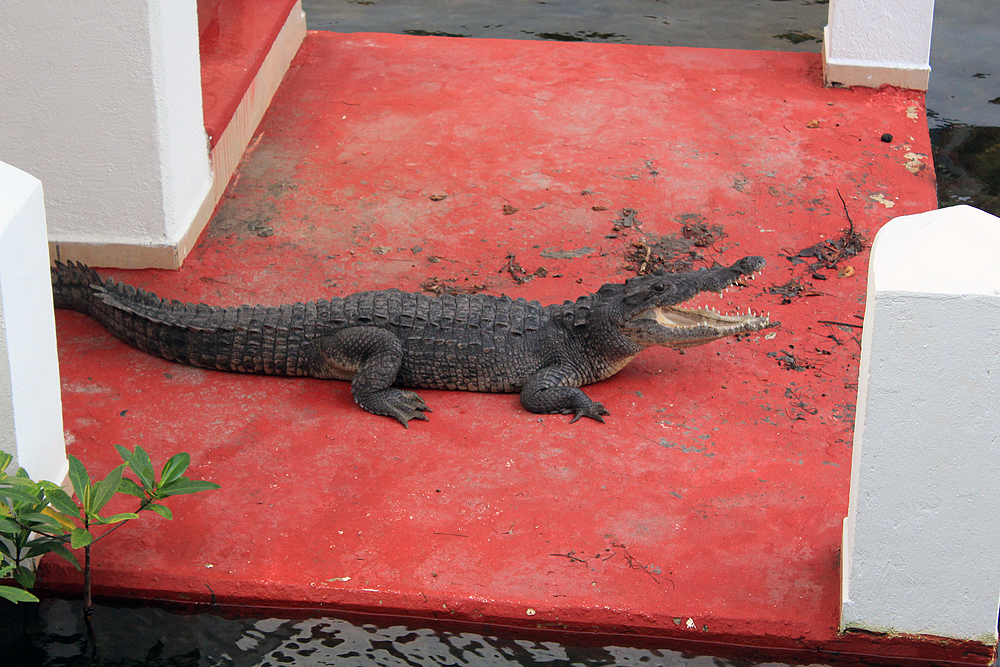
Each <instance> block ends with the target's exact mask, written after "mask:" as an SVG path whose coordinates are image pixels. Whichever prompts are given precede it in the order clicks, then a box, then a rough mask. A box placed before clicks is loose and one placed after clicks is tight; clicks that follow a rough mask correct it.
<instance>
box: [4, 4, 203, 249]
mask: <svg viewBox="0 0 1000 667" xmlns="http://www.w3.org/2000/svg"><path fill="white" fill-rule="evenodd" d="M0 7H2V14H3V24H4V28H3V39H2V40H0V72H2V75H0V118H2V119H3V123H2V129H0V159H3V160H6V161H7V162H9V163H11V164H14V165H15V166H17V167H19V168H21V169H24V170H26V171H28V172H30V173H32V174H34V175H36V176H37V177H39V178H40V179H41V180H42V181H43V182H44V183H45V190H46V200H47V204H48V221H49V239H50V241H52V242H54V244H55V245H56V246H58V247H60V248H63V249H64V250H65V251H66V252H64V254H63V256H64V257H65V256H66V255H71V256H73V257H75V258H79V259H85V260H89V261H91V262H93V263H96V264H98V265H102V266H108V265H114V266H124V267H130V266H131V267H136V266H159V267H165V268H166V267H176V266H178V265H179V264H180V261H181V260H182V259H183V256H182V255H183V253H184V250H185V244H186V243H187V244H188V246H187V247H190V244H192V243H193V240H194V239H193V238H192V235H193V236H195V237H196V236H197V233H198V232H199V231H200V230H201V227H202V226H203V225H204V223H205V222H207V220H208V217H209V215H210V214H211V208H212V203H213V202H212V201H211V200H210V198H209V197H208V194H209V192H210V189H211V186H212V177H211V169H210V166H209V151H208V138H207V135H206V133H205V127H204V121H203V117H202V100H201V69H200V59H199V53H198V48H199V45H198V16H197V3H196V0H95V1H93V2H65V1H63V0H33V1H31V2H26V1H18V0H2V1H0ZM88 253H89V254H88Z"/></svg>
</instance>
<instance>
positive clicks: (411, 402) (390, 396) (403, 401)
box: [354, 388, 433, 428]
mask: <svg viewBox="0 0 1000 667" xmlns="http://www.w3.org/2000/svg"><path fill="white" fill-rule="evenodd" d="M354 400H355V402H357V404H358V405H360V406H361V407H362V408H364V409H365V410H367V411H368V412H370V413H372V414H375V415H382V416H384V417H392V418H393V419H395V420H396V421H398V422H399V423H400V424H402V425H403V426H404V427H406V428H410V425H409V423H408V422H409V421H410V420H411V419H419V420H420V421H428V419H427V415H425V414H424V413H425V412H433V410H431V409H430V408H429V407H427V404H426V403H424V399H422V398H420V396H419V395H418V394H417V393H416V392H414V391H406V390H403V389H395V388H389V389H383V390H382V391H378V392H374V393H372V394H367V395H365V396H355V397H354Z"/></svg>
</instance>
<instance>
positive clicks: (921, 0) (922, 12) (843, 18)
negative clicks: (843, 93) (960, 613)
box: [823, 0, 934, 90]
mask: <svg viewBox="0 0 1000 667" xmlns="http://www.w3.org/2000/svg"><path fill="white" fill-rule="evenodd" d="M933 23H934V0H878V2H872V1H871V0H830V10H829V18H828V23H827V25H826V28H825V29H824V31H823V80H824V81H825V82H826V85H828V86H830V85H835V84H842V85H845V86H868V87H870V88H878V87H879V86H882V85H885V84H888V85H891V86H899V87H901V88H913V89H916V90H927V81H928V79H929V77H930V71H931V68H930V64H929V63H930V53H931V27H932V25H933Z"/></svg>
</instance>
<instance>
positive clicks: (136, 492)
mask: <svg viewBox="0 0 1000 667" xmlns="http://www.w3.org/2000/svg"><path fill="white" fill-rule="evenodd" d="M118 493H127V494H128V495H130V496H135V497H136V498H145V497H146V493H145V492H144V491H143V490H142V487H141V486H139V485H138V484H136V483H135V482H133V481H132V480H130V479H129V478H128V477H123V478H122V481H121V483H119V484H118Z"/></svg>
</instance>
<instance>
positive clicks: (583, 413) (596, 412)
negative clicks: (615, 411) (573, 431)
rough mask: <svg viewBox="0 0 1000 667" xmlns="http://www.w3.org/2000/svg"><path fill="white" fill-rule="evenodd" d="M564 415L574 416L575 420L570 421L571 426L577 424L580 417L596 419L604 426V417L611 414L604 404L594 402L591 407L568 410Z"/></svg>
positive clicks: (564, 411)
mask: <svg viewBox="0 0 1000 667" xmlns="http://www.w3.org/2000/svg"><path fill="white" fill-rule="evenodd" d="M562 413H563V414H564V415H568V414H572V415H573V418H572V419H570V420H569V423H570V424H572V423H573V422H575V421H576V420H577V419H579V418H580V417H590V418H591V419H596V420H597V421H599V422H601V423H602V424H603V423H604V416H605V415H610V414H611V413H610V412H608V409H607V408H605V407H604V404H603V403H598V402H597V401H593V402H591V404H590V405H587V406H585V407H582V408H567V409H565V410H563V411H562Z"/></svg>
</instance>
